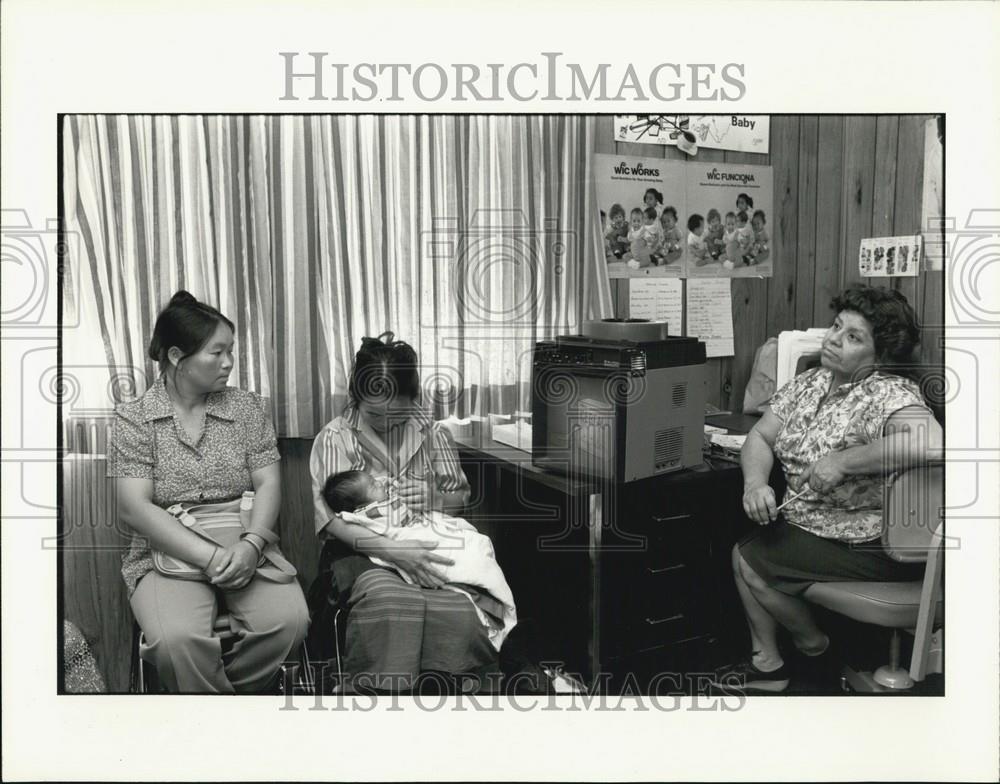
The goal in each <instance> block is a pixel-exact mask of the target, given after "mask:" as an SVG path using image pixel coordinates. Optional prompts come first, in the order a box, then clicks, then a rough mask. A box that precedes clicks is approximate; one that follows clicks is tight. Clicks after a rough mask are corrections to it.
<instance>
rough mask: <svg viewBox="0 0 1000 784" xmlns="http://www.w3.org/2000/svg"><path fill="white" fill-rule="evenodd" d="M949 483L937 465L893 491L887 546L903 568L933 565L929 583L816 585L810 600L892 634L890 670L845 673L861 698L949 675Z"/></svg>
mask: <svg viewBox="0 0 1000 784" xmlns="http://www.w3.org/2000/svg"><path fill="white" fill-rule="evenodd" d="M943 483H944V466H943V465H941V464H934V465H926V466H921V467H919V468H912V469H909V470H907V471H904V472H902V473H900V474H898V475H897V476H896V477H895V478H894V479H892V480H890V481H889V482H888V483H887V485H886V490H885V497H884V504H883V519H884V525H883V531H882V546H883V548H884V549H885V551H886V553H887V554H888V555H889V556H890V557H891V558H893V559H894V560H896V561H899V562H902V563H905V562H909V563H915V562H925V563H926V566H925V568H924V577H923V580H917V581H913V582H890V583H878V582H835V583H813V584H812V585H811V586H810V587H809V588H808V589H807V590H806V592H805V594H804V598H806V599H807V600H809V601H811V602H814V603H815V604H818V605H820V606H822V607H825V608H827V609H828V610H833V611H834V612H837V613H840V614H842V615H846V616H847V617H849V618H853V619H854V620H856V621H861V622H862V623H870V624H875V625H878V626H884V627H888V628H890V629H892V639H891V641H890V646H889V664H888V665H884V666H882V667H879V668H878V669H877V670H876V671H875V673H874V674H870V673H860V672H855V671H854V670H852V669H850V668H845V670H844V676H845V678H846V682H847V684H848V685H850V686H851V687H852V688H853V689H854V690H855V691H864V692H886V691H900V690H906V689H909V688H911V687H912V686H913V685H914V683H915V682H918V681H922V680H924V678H925V676H926V675H927V674H928V672H934V673H940V672H942V667H941V653H942V644H943V629H942V628H941V624H942V619H943V613H944V600H943V595H942V585H941V577H942V567H943V561H942V556H941V550H942V533H941V529H942V526H943V503H944V487H943ZM901 629H906V630H907V631H910V632H911V633H913V634H914V643H913V655H912V658H911V660H910V667H909V670H907V669H904V668H902V667H900V630H901ZM936 629H939V630H940V631H939V632H938V633H935V630H936Z"/></svg>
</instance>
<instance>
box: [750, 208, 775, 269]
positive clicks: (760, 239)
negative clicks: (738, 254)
mask: <svg viewBox="0 0 1000 784" xmlns="http://www.w3.org/2000/svg"><path fill="white" fill-rule="evenodd" d="M750 224H751V226H752V227H753V243H752V244H751V245H750V253H749V254H748V258H749V261H747V259H746V258H744V261H745V262H746V263H747V264H759V263H760V262H762V261H763V260H764V259H765V258H767V254H768V251H769V250H770V237H768V236H767V230H766V229H765V228H764V226H765V224H767V217H766V216H765V215H764V210H757V211H756V212H754V214H753V220H751V221H750Z"/></svg>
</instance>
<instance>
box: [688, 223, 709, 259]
mask: <svg viewBox="0 0 1000 784" xmlns="http://www.w3.org/2000/svg"><path fill="white" fill-rule="evenodd" d="M704 233H705V219H704V218H703V217H701V215H699V214H698V213H695V214H693V215H692V216H691V217H689V218H688V238H687V246H688V253H689V254H690V256H691V258H692V259H694V263H695V265H696V266H698V267H703V266H705V265H706V264H708V263H710V262H711V261H712V257H711V256H710V255H709V253H708V243H707V242H706V241H705V240H704V239H703V238H702V235H703V234H704Z"/></svg>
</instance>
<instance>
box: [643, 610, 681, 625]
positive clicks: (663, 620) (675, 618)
mask: <svg viewBox="0 0 1000 784" xmlns="http://www.w3.org/2000/svg"><path fill="white" fill-rule="evenodd" d="M683 617H684V615H683V614H681V613H678V614H677V615H671V616H670V617H669V618H659V619H657V620H655V621H654V620H653V619H652V618H647V619H646V623H647V624H649V625H650V626H659V625H660V624H661V623H668V622H669V621H679V620H680V619H681V618H683Z"/></svg>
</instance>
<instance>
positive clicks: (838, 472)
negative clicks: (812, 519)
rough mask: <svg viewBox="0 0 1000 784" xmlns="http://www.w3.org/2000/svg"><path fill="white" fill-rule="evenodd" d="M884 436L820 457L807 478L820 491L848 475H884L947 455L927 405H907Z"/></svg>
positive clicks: (888, 425)
mask: <svg viewBox="0 0 1000 784" xmlns="http://www.w3.org/2000/svg"><path fill="white" fill-rule="evenodd" d="M883 433H884V435H883V436H882V438H879V439H876V440H875V441H872V442H871V443H868V444H861V445H859V446H852V447H848V448H847V449H842V450H840V451H837V452H831V453H830V454H828V455H825V456H824V457H821V458H820V459H819V460H817V461H816V462H815V463H813V464H812V465H811V466H809V468H807V469H806V471H805V474H804V479H805V480H806V481H808V482H809V486H810V487H811V488H812V489H813V490H815V491H816V492H819V493H825V492H827V491H829V490H830V489H831V488H833V487H836V486H837V485H839V484H840V483H841V482H843V481H844V479H845V478H846V477H848V476H857V475H859V474H883V473H888V472H890V471H897V470H900V469H903V468H909V467H910V466H914V465H920V464H921V463H925V462H927V461H929V460H941V459H942V458H943V455H944V449H943V445H944V434H943V432H942V430H941V425H939V424H938V422H937V420H936V419H934V415H933V414H931V412H930V411H928V410H927V409H925V408H922V407H920V406H907V407H905V408H901V409H900V410H898V411H896V412H894V413H893V414H892V416H890V417H889V419H888V420H887V421H886V424H885V428H884V430H883Z"/></svg>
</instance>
